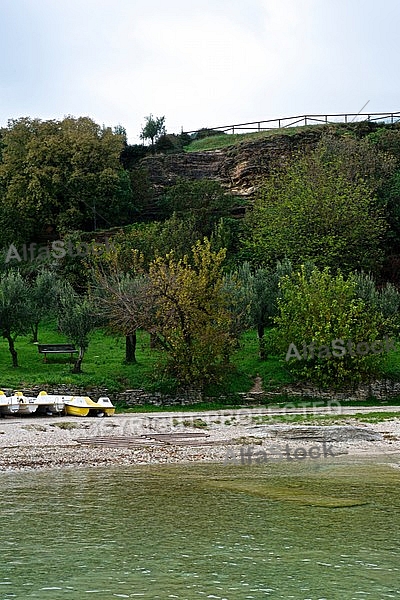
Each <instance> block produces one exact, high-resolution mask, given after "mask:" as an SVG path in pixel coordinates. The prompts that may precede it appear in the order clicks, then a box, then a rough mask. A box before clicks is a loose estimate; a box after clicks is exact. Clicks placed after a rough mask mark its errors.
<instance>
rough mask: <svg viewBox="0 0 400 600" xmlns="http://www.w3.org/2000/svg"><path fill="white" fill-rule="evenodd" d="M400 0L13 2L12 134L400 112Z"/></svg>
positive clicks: (2, 39) (0, 111)
mask: <svg viewBox="0 0 400 600" xmlns="http://www.w3.org/2000/svg"><path fill="white" fill-rule="evenodd" d="M399 24H400V0H381V1H380V2H376V1H375V2H372V0H0V56H1V63H0V85H1V94H0V126H5V125H6V124H7V120H8V119H10V118H18V117H21V116H29V117H37V118H40V119H62V118H63V117H64V116H66V115H73V116H75V117H78V116H90V117H91V118H93V119H94V120H95V121H96V122H97V123H99V124H100V125H103V124H104V125H106V126H112V127H113V126H115V125H119V124H120V125H122V126H123V127H125V128H126V130H127V133H128V139H129V142H130V143H137V142H138V141H139V138H138V136H139V133H140V130H141V127H142V126H143V124H144V118H145V117H146V116H147V115H149V114H150V113H152V114H153V115H154V116H163V115H165V117H166V127H167V131H168V132H170V133H179V132H180V131H181V127H183V129H184V130H193V129H197V128H200V127H205V126H208V127H216V126H220V125H229V124H232V123H241V122H246V121H256V120H262V119H270V118H276V117H285V116H292V115H301V114H310V113H314V114H315V113H321V114H324V113H336V112H358V111H359V110H360V109H361V108H362V106H363V105H364V104H365V103H366V102H367V101H369V104H368V106H367V108H366V110H368V111H370V112H383V111H397V110H400V95H399V91H400V89H399V88H400V77H399V75H398V71H399V64H398V58H399V54H400V53H399V46H400V41H399V40H400V36H399V33H398V30H399Z"/></svg>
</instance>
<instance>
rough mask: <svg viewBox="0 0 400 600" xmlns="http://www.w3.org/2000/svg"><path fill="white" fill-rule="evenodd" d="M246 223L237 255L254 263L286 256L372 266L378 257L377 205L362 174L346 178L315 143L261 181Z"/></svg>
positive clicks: (381, 225) (380, 213)
mask: <svg viewBox="0 0 400 600" xmlns="http://www.w3.org/2000/svg"><path fill="white" fill-rule="evenodd" d="M246 224H247V230H246V235H245V237H244V239H243V245H242V248H243V250H242V255H243V257H244V258H245V259H248V260H250V261H251V262H252V263H253V264H256V265H258V266H272V265H273V264H275V263H276V261H277V260H282V259H283V258H284V257H285V256H287V257H288V258H289V259H290V260H291V261H292V262H293V263H294V264H299V263H301V262H304V261H305V260H311V261H313V262H315V264H317V265H318V266H320V267H324V266H329V267H331V268H333V269H337V268H339V267H340V268H341V269H342V270H343V271H344V272H350V271H352V270H357V269H361V268H362V269H364V270H372V271H374V270H377V269H378V268H379V267H380V265H381V262H382V259H383V252H382V249H381V247H380V244H381V241H382V238H383V235H384V232H385V230H386V227H387V225H386V222H385V218H384V210H383V208H382V207H379V206H378V203H377V201H376V200H375V198H374V196H373V193H372V191H371V189H370V188H369V187H368V185H367V184H366V183H365V181H364V180H362V179H360V178H356V177H355V179H354V180H351V179H349V177H348V175H346V174H345V173H344V172H343V165H342V164H341V163H340V160H339V159H337V160H336V162H335V161H333V160H331V161H327V160H325V158H324V153H323V151H322V150H321V149H320V148H317V149H316V150H314V151H313V152H311V153H310V154H309V155H306V156H299V157H297V159H296V160H295V161H293V162H292V163H291V164H290V165H289V167H288V168H287V169H286V170H285V171H284V170H282V171H280V172H277V173H275V174H273V175H272V176H271V177H270V178H269V179H268V180H267V181H266V182H265V184H264V187H263V188H262V190H261V191H260V193H259V195H258V198H257V199H256V201H255V205H254V209H253V211H251V212H249V213H248V214H247V216H246Z"/></svg>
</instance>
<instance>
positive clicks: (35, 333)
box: [32, 323, 39, 344]
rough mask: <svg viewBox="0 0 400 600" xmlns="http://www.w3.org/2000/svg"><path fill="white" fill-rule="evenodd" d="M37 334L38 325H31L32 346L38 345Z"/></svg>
mask: <svg viewBox="0 0 400 600" xmlns="http://www.w3.org/2000/svg"><path fill="white" fill-rule="evenodd" d="M38 333H39V323H34V324H33V325H32V335H33V340H32V344H37V343H38Z"/></svg>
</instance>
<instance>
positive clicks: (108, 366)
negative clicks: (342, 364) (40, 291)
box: [0, 320, 400, 410]
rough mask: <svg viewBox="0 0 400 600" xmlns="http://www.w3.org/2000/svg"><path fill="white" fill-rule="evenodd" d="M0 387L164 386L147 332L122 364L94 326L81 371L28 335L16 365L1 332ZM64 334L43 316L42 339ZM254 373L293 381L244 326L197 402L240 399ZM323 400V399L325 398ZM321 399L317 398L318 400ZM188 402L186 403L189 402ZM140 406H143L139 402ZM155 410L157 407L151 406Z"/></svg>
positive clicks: (269, 386)
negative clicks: (133, 358) (133, 357)
mask: <svg viewBox="0 0 400 600" xmlns="http://www.w3.org/2000/svg"><path fill="white" fill-rule="evenodd" d="M0 340H1V341H0V344H1V352H0V389H4V388H13V389H19V388H24V387H29V386H30V385H37V384H53V385H57V384H75V385H79V386H82V387H85V388H87V389H88V390H90V388H91V387H92V386H103V387H107V388H108V389H109V390H110V391H114V392H117V391H122V390H124V389H135V388H143V389H145V390H149V391H152V390H154V391H167V389H166V388H165V386H164V385H163V384H162V382H161V381H160V378H159V377H157V373H159V372H160V363H162V360H163V353H161V352H159V351H155V350H150V339H149V335H148V334H147V333H145V332H142V331H140V332H138V343H137V363H136V364H133V365H126V364H124V357H125V339H124V338H123V337H116V336H110V335H107V334H105V333H104V331H102V330H97V331H95V332H94V333H93V334H92V336H91V339H90V344H89V349H88V351H87V353H86V354H85V357H84V360H83V364H82V370H83V373H82V374H80V375H75V374H72V373H71V366H72V364H71V362H70V358H69V355H62V354H61V355H55V356H48V358H47V362H46V363H45V362H44V360H43V358H44V357H43V355H42V354H39V353H38V350H37V346H36V345H35V344H32V342H31V336H30V335H27V336H21V337H19V338H17V340H16V349H17V352H18V361H19V365H20V366H19V367H18V368H17V369H14V368H13V367H12V366H11V364H12V363H11V355H10V353H9V351H8V344H7V342H6V341H5V340H4V339H2V338H0ZM67 341H68V340H67V339H66V338H65V337H64V336H63V335H62V334H60V333H59V332H58V331H57V329H56V324H55V322H54V321H52V320H48V321H45V322H44V323H42V324H41V326H40V328H39V342H40V343H49V344H50V343H63V342H67ZM383 376H386V377H390V378H393V379H394V380H396V379H397V380H398V379H399V378H400V351H396V352H391V353H390V354H389V355H388V356H387V361H386V365H385V372H384V375H383ZM256 377H260V378H261V379H262V382H263V389H264V390H274V389H277V388H279V387H280V386H281V385H284V384H289V383H292V382H294V381H295V380H294V379H293V377H292V375H291V374H290V373H289V371H288V370H287V369H286V363H285V361H284V360H282V359H279V358H278V357H269V358H268V360H266V361H261V360H260V359H259V358H258V344H257V336H256V333H255V331H248V332H246V333H245V334H244V335H243V336H242V338H241V344H240V348H239V349H238V350H237V351H236V353H235V354H234V356H232V359H231V364H230V365H228V367H227V368H226V369H225V371H224V380H223V382H222V383H220V384H218V385H213V386H209V387H208V388H207V389H206V390H205V391H206V395H207V396H210V397H213V398H215V399H216V403H214V404H204V406H203V405H199V406H197V405H196V408H199V409H200V408H204V409H207V408H208V409H215V408H222V407H223V406H227V405H228V404H229V405H231V404H238V402H240V400H241V397H240V396H238V393H240V392H242V393H243V392H248V391H249V390H250V389H251V388H252V386H253V385H254V381H255V379H256ZM288 401H289V399H288V398H287V397H286V396H284V395H282V396H278V397H274V399H273V400H271V403H272V404H274V405H279V404H285V403H287V402H288ZM290 402H291V404H292V405H294V406H300V407H301V406H303V405H304V402H308V404H309V403H310V402H312V399H310V398H308V399H306V398H298V399H295V400H293V398H290ZM325 403H326V402H325ZM377 403H378V404H385V403H384V402H381V401H376V400H373V399H371V400H369V401H365V402H363V403H362V404H363V405H367V406H368V405H370V406H373V405H374V404H375V405H376V404H377ZM387 403H390V404H393V405H398V404H400V398H399V399H390V400H389V401H388V402H386V404H387ZM322 404H324V403H323V402H322V401H319V405H322ZM341 404H342V405H343V406H346V405H348V406H352V405H358V406H359V405H360V402H356V401H354V402H351V401H347V402H346V401H344V402H342V403H341ZM189 408H190V407H189ZM141 410H143V407H142V408H141ZM154 410H156V409H155V408H154Z"/></svg>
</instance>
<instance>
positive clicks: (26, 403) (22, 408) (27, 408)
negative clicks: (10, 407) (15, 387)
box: [10, 392, 38, 415]
mask: <svg viewBox="0 0 400 600" xmlns="http://www.w3.org/2000/svg"><path fill="white" fill-rule="evenodd" d="M10 399H12V400H13V401H15V402H18V404H19V406H18V410H17V414H18V415H32V414H33V413H34V412H36V411H37V408H38V405H37V403H36V398H31V397H30V396H24V394H23V393H22V392H15V394H14V396H10Z"/></svg>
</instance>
